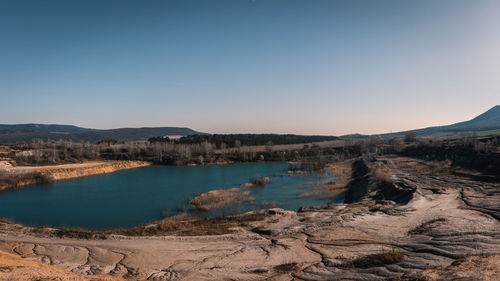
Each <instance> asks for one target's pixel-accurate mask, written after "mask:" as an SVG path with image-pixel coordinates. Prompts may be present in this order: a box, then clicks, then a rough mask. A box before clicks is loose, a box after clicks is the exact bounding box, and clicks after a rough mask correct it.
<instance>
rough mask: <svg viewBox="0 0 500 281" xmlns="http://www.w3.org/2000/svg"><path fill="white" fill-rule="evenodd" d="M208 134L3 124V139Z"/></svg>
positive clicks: (0, 136)
mask: <svg viewBox="0 0 500 281" xmlns="http://www.w3.org/2000/svg"><path fill="white" fill-rule="evenodd" d="M195 134H204V133H201V132H197V131H194V130H192V129H189V128H181V127H152V128H148V127H145V128H120V129H109V130H99V129H88V128H81V127H77V126H73V125H46V124H16V125H1V124H0V143H6V144H8V143H17V142H31V141H33V140H34V139H43V140H59V139H63V140H72V141H75V142H86V141H88V142H91V143H95V142H98V141H100V140H102V139H115V140H117V141H134V140H146V139H148V138H151V137H158V136H188V135H195Z"/></svg>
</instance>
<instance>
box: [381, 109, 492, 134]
mask: <svg viewBox="0 0 500 281" xmlns="http://www.w3.org/2000/svg"><path fill="white" fill-rule="evenodd" d="M492 130H500V105H496V106H494V107H492V108H491V109H490V110H488V111H486V112H485V113H483V114H481V115H479V116H477V117H476V118H474V119H472V120H469V121H465V122H460V123H455V124H451V125H447V126H436V127H428V128H424V129H418V130H410V131H403V132H397V133H388V134H381V135H379V136H381V137H384V138H403V137H404V136H405V135H407V134H408V133H415V134H416V135H417V136H431V135H439V134H445V135H446V134H453V133H460V132H483V131H492Z"/></svg>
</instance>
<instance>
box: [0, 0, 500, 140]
mask: <svg viewBox="0 0 500 281" xmlns="http://www.w3.org/2000/svg"><path fill="white" fill-rule="evenodd" d="M496 104H500V1H495V0H492V1H472V0H470V1H469V0H467V1H461V0H449V1H445V0H429V1H423V0H418V1H417V0H415V1H411V0H408V1H400V0H394V1H373V0H366V1H359V0H346V1H333V0H331V1H313V0H303V1H293V0H283V1H272V0H266V1H264V0H254V1H251V0H245V1H244V0H228V1H215V0H214V1H210V0H200V1H189V0H184V1H121V0H120V1H111V0H96V1H66V0H64V1H48V0H36V1H22V0H12V1H6V0H0V123H31V122H33V123H58V124H74V125H79V126H84V127H92V128H117V127H136V126H187V127H191V128H193V129H196V130H200V131H205V132H211V133H259V132H274V133H298V134H328V135H341V134H346V133H355V132H359V133H382V132H390V131H398V130H404V129H413V128H419V127H425V126H431V125H442V124H449V123H453V122H457V121H463V120H467V119H470V118H472V117H474V116H475V115H478V114H480V113H482V112H483V111H486V110H487V109H489V108H490V107H492V106H494V105H496Z"/></svg>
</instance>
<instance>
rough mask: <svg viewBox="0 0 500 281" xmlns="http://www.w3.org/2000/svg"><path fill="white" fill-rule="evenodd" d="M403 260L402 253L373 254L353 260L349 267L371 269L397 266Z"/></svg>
mask: <svg viewBox="0 0 500 281" xmlns="http://www.w3.org/2000/svg"><path fill="white" fill-rule="evenodd" d="M402 260H403V255H402V254H401V253H400V252H396V251H390V252H384V253H380V254H373V255H368V256H364V257H360V258H357V259H355V260H352V261H351V262H349V263H348V264H347V265H348V266H352V267H357V268H370V267H378V266H384V265H388V264H395V263H398V262H400V261H402Z"/></svg>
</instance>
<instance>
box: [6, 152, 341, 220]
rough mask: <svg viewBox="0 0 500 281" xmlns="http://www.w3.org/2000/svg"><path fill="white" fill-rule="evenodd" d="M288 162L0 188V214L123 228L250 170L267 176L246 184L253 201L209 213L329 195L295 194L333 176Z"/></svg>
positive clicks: (314, 201)
mask: <svg viewBox="0 0 500 281" xmlns="http://www.w3.org/2000/svg"><path fill="white" fill-rule="evenodd" d="M287 168H288V164H286V163H279V162H263V163H238V164H229V165H210V166H196V167H173V166H149V167H143V168H137V169H131V170H123V171H118V172H114V173H111V174H106V175H99V176H91V177H85V178H78V179H73V180H66V181H60V182H56V183H54V184H45V185H33V186H29V187H24V188H22V189H18V190H11V191H5V192H0V217H3V218H11V219H13V220H15V221H16V222H21V223H24V224H28V225H34V226H42V225H47V226H56V227H61V226H64V227H84V228H88V229H104V228H113V227H122V228H128V227H133V226H137V225H141V224H144V223H147V222H151V221H155V220H158V219H160V218H161V214H162V213H163V214H165V213H168V214H171V215H174V214H176V213H178V212H181V211H182V210H183V208H184V207H186V206H189V204H188V202H189V200H190V199H191V198H193V197H194V196H196V195H199V194H201V193H204V192H207V191H209V190H213V189H226V188H232V187H238V186H239V185H241V184H243V183H246V182H248V181H249V179H250V178H251V177H253V176H255V175H257V174H258V175H260V176H262V177H266V176H268V177H271V178H272V179H273V182H271V183H270V184H267V185H265V186H264V187H260V188H252V189H249V190H251V192H252V193H251V196H254V197H255V198H256V200H255V202H253V203H244V204H238V206H233V207H230V208H227V209H224V210H217V211H213V212H210V213H195V215H201V216H213V215H220V214H222V213H224V214H231V213H236V212H243V211H250V210H253V209H259V208H262V207H263V206H264V205H263V203H264V204H265V203H272V202H275V203H278V207H280V208H284V209H288V210H297V209H298V208H299V207H300V206H304V205H319V204H324V203H327V202H332V201H335V199H332V198H328V199H324V198H323V199H321V198H314V197H306V198H299V195H300V194H303V193H305V192H309V191H311V190H312V189H313V188H317V187H315V186H314V185H311V184H310V183H311V182H318V181H320V182H323V183H326V182H328V181H331V180H333V179H334V177H333V176H331V175H329V176H325V175H323V176H322V177H321V178H319V177H318V175H288V174H286V170H287Z"/></svg>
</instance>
